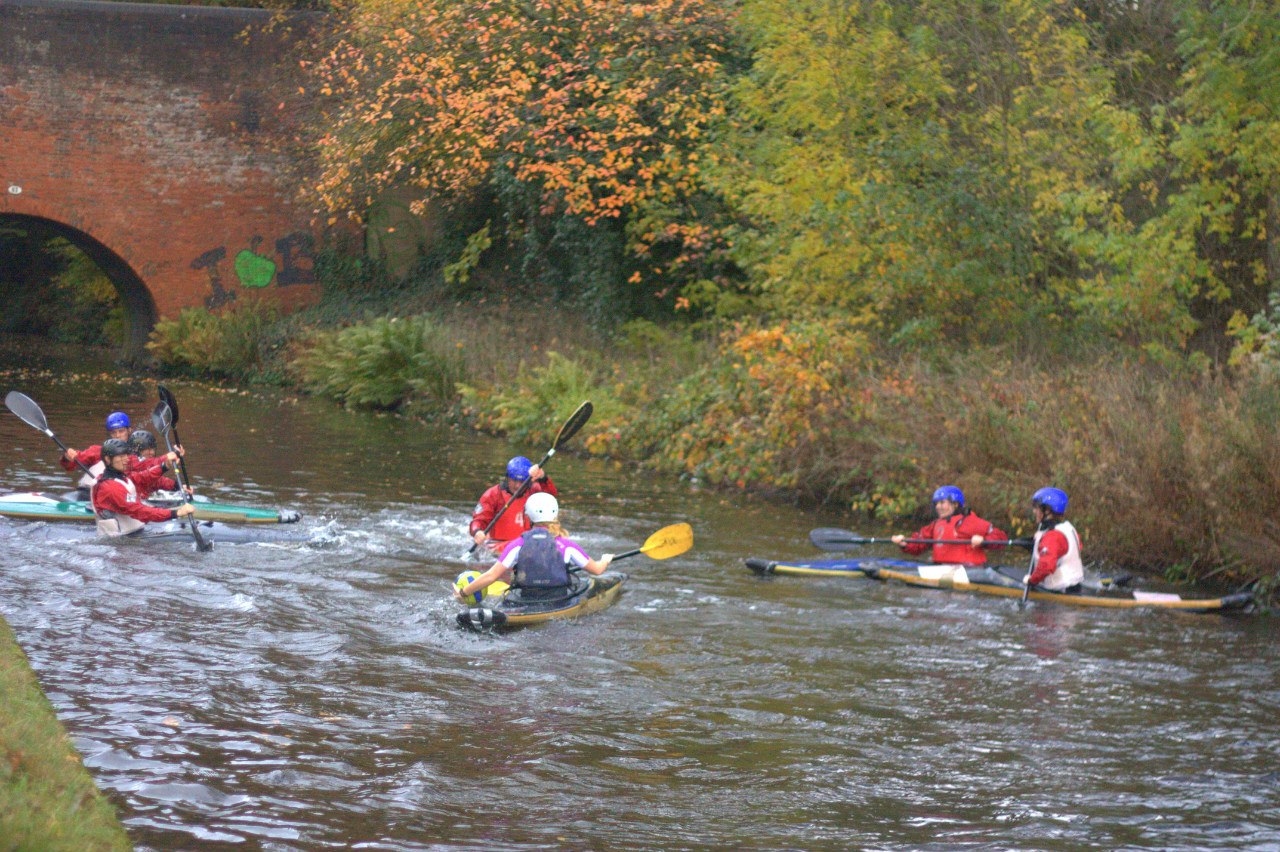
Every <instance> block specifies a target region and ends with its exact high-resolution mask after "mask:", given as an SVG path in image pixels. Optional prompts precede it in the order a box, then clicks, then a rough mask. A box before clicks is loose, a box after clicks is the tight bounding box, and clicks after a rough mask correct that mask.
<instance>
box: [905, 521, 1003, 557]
mask: <svg viewBox="0 0 1280 852" xmlns="http://www.w3.org/2000/svg"><path fill="white" fill-rule="evenodd" d="M975 535H980V536H982V537H983V538H984V539H986V540H987V541H989V542H993V543H994V542H1005V541H1008V540H1009V536H1008V535H1007V534H1006V533H1005V532H1003V531H1002V530H998V529H996V527H995V526H994V525H993V524H990V523H988V522H987V521H984V520H982V518H979V517H978V516H977V515H975V514H974V513H973V512H956V513H955V514H954V515H952V516H951V517H949V518H938V519H937V520H936V521H934V522H933V523H931V524H929V525H928V526H925V527H921V528H920V532H918V533H916V534H915V535H914V536H912V538H943V539H955V540H960V539H963V540H964V541H966V542H967V541H968V540H969V539H971V538H973V537H974V536H975ZM930 546H932V547H933V561H934V562H938V563H946V564H952V563H959V564H961V565H981V564H983V563H984V562H986V561H987V554H986V552H985V545H984V546H983V547H974V546H973V545H971V544H935V545H928V544H904V545H902V549H903V550H905V551H906V552H907V553H924V551H925V548H927V547H930Z"/></svg>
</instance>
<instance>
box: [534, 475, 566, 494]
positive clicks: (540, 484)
mask: <svg viewBox="0 0 1280 852" xmlns="http://www.w3.org/2000/svg"><path fill="white" fill-rule="evenodd" d="M529 490H530V491H533V492H534V493H537V492H539V491H544V492H546V493H547V494H550V495H551V496H552V497H557V498H558V497H559V496H560V492H559V491H558V490H557V489H556V484H555V483H554V482H552V481H551V477H549V476H547V475H546V474H543V476H542V478H541V479H537V480H534V483H533V487H531V488H530V489H529Z"/></svg>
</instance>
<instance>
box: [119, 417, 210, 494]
mask: <svg viewBox="0 0 1280 852" xmlns="http://www.w3.org/2000/svg"><path fill="white" fill-rule="evenodd" d="M129 452H130V453H131V455H130V456H129V468H128V469H129V471H130V472H131V473H146V474H150V472H151V471H155V472H156V473H158V474H159V476H157V477H156V479H155V481H154V487H150V485H151V483H150V482H149V485H148V488H144V487H142V486H139V489H138V495H139V496H140V497H141V498H142V499H143V500H146V499H147V498H148V497H151V496H152V495H153V494H155V493H156V492H158V491H170V492H178V493H176V494H174V495H173V497H174V498H175V499H182V494H181V492H179V491H178V483H177V481H176V480H175V479H173V478H172V477H170V476H166V474H167V473H168V472H169V471H171V470H173V469H174V467H175V466H176V465H177V464H178V457H179V456H181V455H182V454H183V449H182V445H181V444H175V445H174V447H173V449H172V450H171V451H170V452H167V453H165V454H164V455H162V456H157V455H156V436H155V435H152V434H151V433H150V432H148V431H147V430H146V429H137V430H135V431H134V432H133V433H132V434H131V435H129ZM187 493H188V494H195V492H194V491H193V490H192V489H191V486H190V485H188V486H187Z"/></svg>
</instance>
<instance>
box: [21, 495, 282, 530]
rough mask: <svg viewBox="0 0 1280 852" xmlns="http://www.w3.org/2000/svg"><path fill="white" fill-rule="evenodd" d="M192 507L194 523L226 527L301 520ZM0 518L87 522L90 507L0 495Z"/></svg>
mask: <svg viewBox="0 0 1280 852" xmlns="http://www.w3.org/2000/svg"><path fill="white" fill-rule="evenodd" d="M146 502H147V503H148V504H150V505H152V506H161V507H163V508H169V509H171V508H174V507H176V506H178V505H180V501H178V500H147V501H146ZM194 505H195V507H196V520H198V521H220V522H222V523H228V524H291V523H295V522H296V521H298V520H299V519H300V518H301V517H302V516H301V515H299V514H298V513H297V512H295V511H293V510H291V509H263V508H257V507H253V506H233V505H230V504H227V503H211V502H205V501H202V500H197V501H196V502H195V503H194ZM0 517H5V518H14V519H16V520H23V521H53V522H56V523H62V522H71V523H76V522H79V523H90V522H92V521H93V507H92V506H91V505H89V503H87V502H85V501H83V500H56V499H53V498H51V497H46V496H44V495H43V494H39V493H30V494H5V495H3V496H0Z"/></svg>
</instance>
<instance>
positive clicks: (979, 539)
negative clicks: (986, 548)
mask: <svg viewBox="0 0 1280 852" xmlns="http://www.w3.org/2000/svg"><path fill="white" fill-rule="evenodd" d="M984 541H986V539H984V538H983V537H982V536H980V535H975V536H974V537H973V538H971V539H969V543H970V544H972V545H973V546H974V547H982V542H984Z"/></svg>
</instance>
